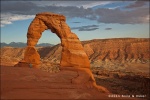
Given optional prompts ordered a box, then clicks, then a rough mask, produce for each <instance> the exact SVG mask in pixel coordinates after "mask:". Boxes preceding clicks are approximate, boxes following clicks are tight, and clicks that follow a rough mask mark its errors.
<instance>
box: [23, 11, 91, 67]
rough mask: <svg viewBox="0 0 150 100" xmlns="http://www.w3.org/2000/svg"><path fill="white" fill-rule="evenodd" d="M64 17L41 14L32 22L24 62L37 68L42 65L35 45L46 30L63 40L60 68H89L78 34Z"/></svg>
mask: <svg viewBox="0 0 150 100" xmlns="http://www.w3.org/2000/svg"><path fill="white" fill-rule="evenodd" d="M65 21H66V18H65V16H63V15H59V14H54V13H39V14H37V15H36V17H35V18H34V20H33V21H32V22H31V24H30V26H29V28H28V33H27V47H26V51H25V55H24V61H25V62H27V63H31V64H32V65H34V66H35V67H38V65H39V64H40V56H39V54H38V52H37V51H36V50H35V45H36V44H37V42H38V40H39V39H40V37H41V36H42V32H43V31H44V30H47V29H50V30H51V31H52V32H53V33H55V34H56V35H57V36H58V37H59V38H60V40H61V46H62V56H61V61H60V67H61V68H63V67H75V68H89V67H90V63H89V59H88V56H87V55H86V53H85V52H84V49H83V46H82V44H81V42H80V40H79V38H78V37H77V35H76V34H74V33H72V32H71V30H70V27H69V26H68V25H67V24H66V22H65Z"/></svg>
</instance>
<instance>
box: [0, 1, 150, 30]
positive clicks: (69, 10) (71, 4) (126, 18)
mask: <svg viewBox="0 0 150 100" xmlns="http://www.w3.org/2000/svg"><path fill="white" fill-rule="evenodd" d="M111 2H112V1H111ZM111 2H108V1H107V2H106V1H105V2H104V1H82V2H80V1H63V2H61V1H1V15H2V16H1V22H2V24H1V26H5V25H7V24H12V22H13V21H17V20H25V19H30V18H34V15H35V14H37V13H39V12H46V11H48V12H54V13H59V14H63V15H65V16H66V17H67V19H68V18H74V17H80V18H86V19H90V20H95V21H97V22H99V23H106V24H107V23H119V24H139V23H149V7H145V6H144V7H138V6H142V5H143V4H142V3H141V4H140V5H138V6H137V4H136V3H135V4H134V7H136V8H137V9H134V10H121V9H119V7H118V6H117V8H115V9H109V8H97V9H96V10H94V9H92V7H94V6H96V5H107V4H109V3H111ZM138 2H139V1H138ZM140 2H141V1H140ZM145 3H149V2H145ZM129 6H130V5H129ZM132 7H133V6H132ZM3 15H5V16H3ZM96 29H97V28H93V29H90V30H96ZM80 30H81V31H83V30H84V29H80Z"/></svg>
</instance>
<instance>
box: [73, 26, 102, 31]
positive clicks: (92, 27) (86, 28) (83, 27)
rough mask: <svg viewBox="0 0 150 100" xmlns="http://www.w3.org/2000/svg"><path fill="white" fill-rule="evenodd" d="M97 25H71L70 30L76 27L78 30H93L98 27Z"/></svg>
mask: <svg viewBox="0 0 150 100" xmlns="http://www.w3.org/2000/svg"><path fill="white" fill-rule="evenodd" d="M98 27H99V25H87V26H81V27H72V28H71V29H72V30H76V29H78V31H94V30H97V29H99V28H98Z"/></svg>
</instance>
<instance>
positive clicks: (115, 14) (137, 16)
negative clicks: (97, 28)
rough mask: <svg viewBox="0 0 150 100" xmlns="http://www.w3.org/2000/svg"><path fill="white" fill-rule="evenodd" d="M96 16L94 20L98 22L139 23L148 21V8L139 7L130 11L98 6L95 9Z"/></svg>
mask: <svg viewBox="0 0 150 100" xmlns="http://www.w3.org/2000/svg"><path fill="white" fill-rule="evenodd" d="M95 15H96V16H98V17H97V18H96V19H95V20H97V21H98V22H100V23H118V24H139V23H149V20H148V16H149V8H140V9H135V10H130V11H122V10H120V9H106V8H99V9H97V10H96V11H95Z"/></svg>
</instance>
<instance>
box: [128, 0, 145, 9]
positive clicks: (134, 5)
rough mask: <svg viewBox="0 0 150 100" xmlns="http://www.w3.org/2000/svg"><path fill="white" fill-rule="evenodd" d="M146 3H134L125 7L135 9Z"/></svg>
mask: <svg viewBox="0 0 150 100" xmlns="http://www.w3.org/2000/svg"><path fill="white" fill-rule="evenodd" d="M146 2H147V1H144V0H143V1H135V2H134V3H133V4H130V5H128V6H126V8H136V7H142V6H144V5H145V4H146Z"/></svg>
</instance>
